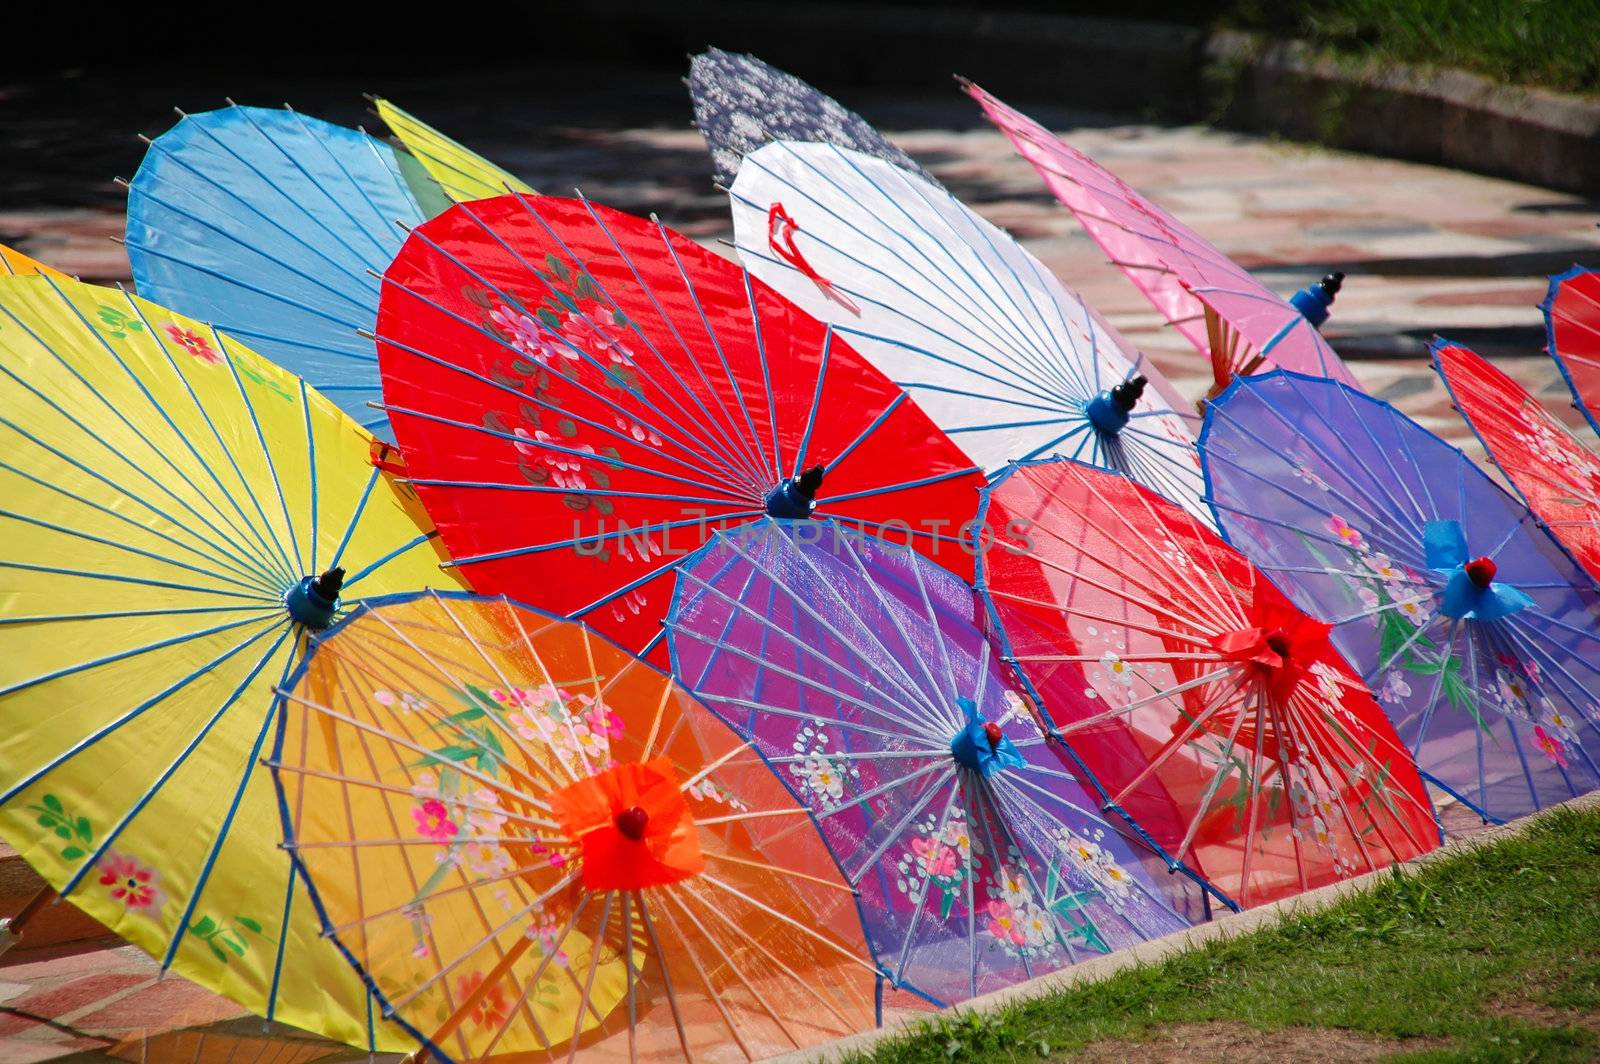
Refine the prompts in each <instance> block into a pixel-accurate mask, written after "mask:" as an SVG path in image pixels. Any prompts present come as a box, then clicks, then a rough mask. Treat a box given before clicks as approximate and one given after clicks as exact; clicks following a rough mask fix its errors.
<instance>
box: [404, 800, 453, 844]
mask: <svg viewBox="0 0 1600 1064" xmlns="http://www.w3.org/2000/svg"><path fill="white" fill-rule="evenodd" d="M411 818H412V819H413V820H415V821H416V822H417V830H418V831H419V832H421V833H422V836H423V837H424V838H428V839H432V840H433V841H434V842H449V841H450V840H451V839H453V838H455V837H456V830H457V828H456V825H455V822H454V821H452V820H451V819H450V807H449V806H447V805H445V804H444V803H443V802H441V801H439V799H437V798H430V799H428V800H427V801H426V802H423V803H422V804H421V805H419V806H416V807H414V808H413V809H412V810H411Z"/></svg>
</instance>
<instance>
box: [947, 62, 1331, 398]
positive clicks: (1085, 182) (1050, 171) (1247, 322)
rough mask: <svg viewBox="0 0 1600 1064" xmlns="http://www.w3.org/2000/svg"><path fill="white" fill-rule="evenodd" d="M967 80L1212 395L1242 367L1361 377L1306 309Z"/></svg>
mask: <svg viewBox="0 0 1600 1064" xmlns="http://www.w3.org/2000/svg"><path fill="white" fill-rule="evenodd" d="M963 87H964V88H965V89H966V92H967V94H968V95H970V96H971V97H972V98H973V99H974V100H977V101H978V105H979V106H980V107H982V108H983V112H984V114H985V115H987V116H988V118H989V120H990V121H991V122H993V123H994V124H995V125H996V126H998V127H1000V131H1001V132H1002V133H1004V134H1005V135H1006V136H1007V137H1008V138H1009V139H1010V140H1011V143H1012V145H1013V146H1015V147H1016V149H1017V151H1018V152H1019V153H1020V154H1021V155H1022V157H1023V158H1025V159H1027V160H1028V162H1030V163H1032V164H1033V168H1034V169H1035V170H1037V171H1038V172H1039V176H1040V177H1041V178H1043V179H1044V183H1045V184H1046V185H1047V186H1049V188H1050V191H1051V192H1052V193H1054V194H1055V197H1056V199H1058V200H1060V201H1061V203H1062V205H1063V206H1065V207H1066V208H1067V209H1068V210H1070V211H1071V212H1072V214H1073V216H1074V217H1076V218H1077V219H1078V223H1079V224H1080V225H1082V226H1083V228H1084V231H1085V232H1087V233H1088V234H1089V236H1090V237H1091V238H1093V239H1094V242H1095V243H1096V244H1099V245H1100V248H1101V250H1103V251H1104V252H1105V253H1106V255H1107V257H1108V258H1110V260H1111V262H1112V264H1113V265H1115V266H1117V267H1119V268H1120V269H1121V270H1122V271H1123V272H1124V273H1126V274H1127V276H1128V279H1129V280H1130V281H1132V282H1133V284H1134V285H1135V286H1136V287H1137V288H1138V289H1139V290H1140V291H1141V292H1143V293H1144V295H1145V297H1146V298H1147V299H1149V300H1150V302H1151V303H1152V304H1153V305H1154V306H1155V308H1156V309H1157V310H1159V311H1160V312H1161V316H1162V317H1164V318H1165V319H1166V320H1167V322H1168V324H1170V325H1172V326H1173V327H1174V328H1176V329H1177V330H1178V331H1179V332H1181V333H1183V335H1184V336H1185V337H1187V338H1188V340H1189V342H1190V343H1192V344H1194V346H1195V347H1196V349H1198V350H1199V351H1200V353H1201V354H1203V355H1206V356H1207V357H1208V358H1209V359H1210V360H1211V364H1212V375H1213V377H1214V379H1215V388H1214V390H1213V393H1212V394H1213V395H1214V394H1216V392H1220V391H1221V390H1222V388H1224V387H1226V386H1227V384H1228V382H1229V381H1230V380H1231V379H1232V378H1233V377H1234V375H1236V374H1240V373H1259V372H1263V371H1265V370H1269V369H1272V368H1273V367H1274V366H1281V367H1283V368H1284V369H1291V370H1296V371H1298V372H1301V373H1310V374H1316V375H1319V376H1327V377H1332V378H1334V379H1335V380H1339V381H1343V382H1344V383H1346V384H1349V385H1352V386H1355V385H1356V380H1355V378H1354V377H1353V376H1351V375H1350V371H1349V370H1348V369H1347V368H1346V367H1345V364H1344V363H1343V362H1342V361H1341V360H1340V358H1339V356H1338V355H1336V354H1334V352H1333V348H1331V347H1329V346H1328V342H1327V341H1326V340H1324V339H1323V338H1322V334H1321V333H1319V332H1318V331H1317V329H1316V327H1315V326H1314V325H1312V324H1311V322H1310V321H1309V320H1308V319H1307V317H1306V315H1305V314H1303V313H1302V312H1301V311H1300V310H1298V309H1296V308H1295V307H1294V306H1291V305H1290V304H1289V303H1288V302H1287V301H1285V300H1283V299H1280V298H1279V297H1278V296H1277V295H1275V294H1274V293H1273V292H1271V291H1270V290H1268V289H1267V288H1266V287H1265V286H1263V285H1262V284H1261V283H1260V282H1259V281H1257V280H1256V279H1255V278H1254V277H1252V276H1250V273H1249V271H1247V270H1245V269H1244V268H1243V267H1242V266H1240V265H1239V264H1238V263H1236V262H1234V261H1233V260H1232V259H1229V258H1228V257H1227V256H1226V255H1224V254H1223V253H1222V252H1221V251H1218V250H1217V248H1216V247H1214V246H1213V245H1212V244H1211V243H1210V242H1209V241H1208V240H1206V239H1205V238H1204V237H1202V236H1201V235H1200V234H1198V233H1196V232H1195V231H1194V230H1192V229H1190V228H1189V227H1188V226H1186V225H1184V224H1183V223H1182V222H1180V221H1178V219H1176V218H1174V217H1173V216H1172V215H1170V214H1168V213H1167V212H1166V211H1164V210H1162V209H1161V208H1160V207H1158V206H1156V205H1155V204H1154V203H1152V202H1150V201H1149V200H1148V199H1146V198H1145V197H1143V196H1141V195H1140V194H1139V193H1138V192H1135V191H1134V190H1133V188H1132V187H1131V186H1129V185H1128V184H1126V183H1125V182H1123V181H1122V180H1121V179H1120V178H1118V177H1117V176H1116V175H1115V174H1113V173H1111V172H1110V171H1109V170H1107V169H1105V168H1104V167H1103V166H1101V165H1100V164H1099V163H1097V162H1095V161H1094V160H1093V159H1091V158H1089V157H1088V156H1087V155H1085V154H1083V153H1082V152H1080V151H1078V150H1077V149H1076V148H1074V147H1072V145H1070V144H1068V143H1066V142H1065V141H1063V140H1062V139H1060V138H1059V137H1057V136H1055V135H1054V134H1053V133H1051V132H1049V131H1048V130H1046V129H1045V128H1044V127H1043V126H1041V125H1039V123H1037V122H1035V121H1034V120H1033V119H1031V118H1029V117H1028V116H1027V115H1024V114H1023V113H1021V112H1020V111H1016V110H1014V109H1012V108H1010V107H1008V106H1006V105H1005V104H1004V103H1002V102H1001V101H999V100H997V99H996V98H995V97H993V96H991V95H989V94H988V93H987V92H985V91H984V90H983V89H981V88H979V87H978V86H976V85H973V84H971V83H965V84H964V86H963ZM1333 290H1334V291H1337V286H1336V285H1335V286H1334V288H1333ZM1327 298H1328V300H1329V301H1331V299H1332V294H1331V293H1327Z"/></svg>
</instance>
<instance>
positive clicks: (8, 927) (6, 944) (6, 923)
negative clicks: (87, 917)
mask: <svg viewBox="0 0 1600 1064" xmlns="http://www.w3.org/2000/svg"><path fill="white" fill-rule="evenodd" d="M57 897H59V895H57V894H56V891H55V888H54V887H50V886H45V887H40V888H39V890H38V892H37V893H35V894H34V896H33V897H31V898H29V899H28V900H27V902H26V904H24V905H23V906H22V909H21V911H20V912H18V913H17V915H15V916H12V917H9V918H6V919H3V920H0V956H4V955H5V954H6V951H7V950H9V949H11V947H12V946H15V945H16V944H17V943H18V942H20V941H22V930H23V928H24V927H26V926H27V924H28V921H29V920H31V919H33V915H34V914H35V913H37V912H38V911H39V910H40V909H42V908H44V905H45V903H46V902H48V901H54V900H55V899H56V898H57Z"/></svg>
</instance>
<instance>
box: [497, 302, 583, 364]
mask: <svg viewBox="0 0 1600 1064" xmlns="http://www.w3.org/2000/svg"><path fill="white" fill-rule="evenodd" d="M489 317H490V318H491V319H493V320H494V322H495V323H496V324H497V325H499V326H500V327H501V328H502V329H504V330H505V331H506V332H508V333H510V334H511V346H512V347H514V348H516V349H517V350H518V351H521V352H522V353H523V354H525V355H527V356H528V357H529V358H531V359H533V360H534V361H535V362H537V363H539V365H541V366H548V365H549V364H550V360H551V359H552V358H555V357H556V356H558V355H565V356H566V357H567V358H569V359H573V360H574V361H575V360H576V359H577V357H578V356H577V354H576V353H575V352H573V351H572V350H571V349H570V348H568V347H567V345H566V344H563V343H562V342H561V340H560V338H559V337H557V336H556V335H555V334H554V333H552V332H551V331H550V330H549V329H546V328H545V327H544V323H543V322H541V321H539V320H538V319H537V318H531V317H529V316H528V315H526V314H521V313H519V312H517V311H515V310H512V309H511V308H510V307H501V308H500V309H499V310H495V311H491V312H490V313H489Z"/></svg>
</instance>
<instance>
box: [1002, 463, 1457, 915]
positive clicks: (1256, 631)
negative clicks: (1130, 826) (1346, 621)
mask: <svg viewBox="0 0 1600 1064" xmlns="http://www.w3.org/2000/svg"><path fill="white" fill-rule="evenodd" d="M982 516H983V525H982V526H981V527H980V529H979V534H981V535H984V536H985V537H986V539H988V541H989V543H990V545H989V548H988V550H986V551H985V552H983V553H982V554H981V555H980V556H979V557H980V573H979V589H980V591H981V592H982V593H983V596H984V598H985V600H986V602H987V603H988V606H989V609H990V616H991V617H992V618H993V619H994V621H995V623H996V624H997V626H998V630H999V631H1000V633H1001V639H1002V642H1003V644H1004V645H1005V647H1006V654H1007V657H1008V659H1009V660H1011V661H1013V662H1014V663H1015V664H1016V666H1017V668H1018V670H1019V672H1020V673H1021V675H1022V677H1023V680H1024V681H1025V682H1026V683H1027V685H1028V686H1029V688H1030V689H1031V690H1032V691H1033V692H1034V694H1035V696H1036V697H1037V698H1038V700H1039V705H1040V707H1041V709H1042V712H1043V715H1044V718H1045V720H1046V722H1047V724H1048V726H1049V728H1050V729H1051V730H1052V731H1053V732H1054V733H1055V734H1057V735H1059V736H1061V737H1063V739H1064V742H1065V744H1066V747H1067V748H1068V749H1069V750H1070V752H1071V754H1073V755H1075V759H1076V761H1077V763H1078V764H1080V765H1082V766H1083V767H1085V768H1086V769H1087V770H1088V771H1089V772H1090V773H1091V774H1092V776H1093V778H1094V779H1095V780H1096V781H1097V782H1098V784H1099V785H1100V787H1101V789H1102V791H1103V793H1104V795H1105V797H1106V800H1107V802H1108V803H1110V804H1111V805H1112V806H1114V807H1115V808H1117V809H1120V810H1123V811H1124V812H1125V813H1126V814H1128V815H1129V816H1131V817H1132V818H1133V820H1134V821H1135V822H1136V823H1137V824H1139V825H1140V827H1142V828H1143V829H1144V830H1145V831H1147V832H1148V833H1149V834H1150V836H1151V838H1152V839H1153V840H1154V841H1155V842H1156V843H1157V844H1158V845H1159V846H1160V847H1161V849H1162V850H1163V851H1164V852H1165V853H1167V854H1168V855H1169V856H1170V858H1171V859H1172V860H1174V861H1177V862H1182V863H1183V864H1184V865H1185V866H1186V867H1189V868H1191V869H1193V870H1194V871H1196V872H1197V873H1198V874H1200V875H1203V876H1204V877H1205V879H1206V880H1207V881H1208V882H1209V883H1211V884H1212V885H1213V886H1214V887H1216V888H1217V889H1218V890H1219V891H1221V892H1222V893H1223V894H1224V895H1225V896H1226V897H1227V898H1228V899H1229V900H1230V902H1231V903H1233V904H1236V905H1238V906H1246V907H1247V906H1252V905H1259V904H1262V903H1264V902H1268V901H1274V900H1276V899H1279V898H1283V897H1287V896H1289V895H1291V894H1297V893H1299V892H1300V891H1303V890H1307V889H1309V888H1311V887H1316V886H1321V885H1323V884H1325V883H1330V882H1333V881H1334V880H1338V879H1344V878H1347V877H1349V876H1353V875H1359V874H1361V873H1363V872H1370V871H1373V870H1375V869H1378V868H1382V867H1384V866H1386V865H1389V864H1391V863H1393V862H1396V861H1404V860H1407V859H1409V858H1411V857H1415V856H1416V855H1418V854H1420V853H1424V852H1426V851H1428V850H1431V849H1433V848H1434V847H1436V846H1437V845H1438V844H1439V830H1438V827H1437V826H1436V824H1435V822H1434V818H1433V811H1432V808H1431V806H1430V805H1429V802H1428V795H1427V792H1426V790H1424V788H1423V785H1422V780H1421V779H1420V777H1419V776H1418V775H1417V768H1416V765H1415V763H1414V762H1413V761H1412V759H1411V755H1410V754H1409V752H1407V750H1406V749H1405V747H1404V746H1403V745H1402V744H1401V742H1400V739H1399V737H1398V736H1397V735H1396V734H1395V730H1394V727H1393V726H1392V725H1391V724H1390V723H1389V721H1388V719H1387V718H1386V717H1385V716H1384V714H1383V710H1382V709H1380V708H1379V706H1378V704H1377V703H1376V702H1375V701H1374V700H1373V697H1372V694H1371V692H1369V691H1368V690H1367V688H1366V686H1365V685H1364V684H1363V683H1362V682H1361V681H1360V680H1359V679H1358V678H1357V677H1356V675H1355V674H1354V673H1353V672H1352V671H1351V669H1350V667H1349V666H1348V665H1347V664H1345V662H1344V660H1343V659H1342V658H1341V657H1340V656H1339V654H1338V652H1337V651H1336V650H1334V649H1333V647H1332V646H1331V645H1330V644H1329V642H1328V626H1327V625H1326V624H1322V623H1319V622H1317V621H1315V620H1313V619H1311V618H1310V617H1307V616H1306V615H1305V614H1303V613H1301V612H1300V611H1299V610H1298V609H1296V608H1295V607H1294V606H1293V605H1292V604H1291V603H1290V602H1289V601H1288V600H1287V599H1286V598H1285V597H1284V596H1283V594H1282V593H1281V592H1280V591H1279V590H1278V589H1277V588H1276V587H1274V586H1273V585H1272V584H1271V583H1270V582H1269V581H1268V580H1267V579H1266V578H1265V577H1263V576H1262V575H1261V573H1260V572H1259V571H1258V570H1257V569H1255V568H1254V567H1253V566H1252V565H1251V564H1250V563H1249V562H1248V561H1247V560H1246V559H1245V558H1244V556H1243V555H1241V554H1240V553H1239V552H1238V551H1236V550H1234V549H1233V548H1232V547H1229V546H1228V545H1227V544H1226V543H1224V542H1223V541H1222V540H1221V539H1220V538H1218V536H1217V535H1216V534H1215V533H1214V532H1212V531H1211V529H1210V528H1209V527H1208V526H1206V525H1204V524H1202V523H1201V522H1200V521H1199V520H1197V519H1196V518H1195V517H1194V516H1193V515H1191V514H1188V513H1185V512H1184V511H1182V510H1180V509H1178V508H1177V507H1176V506H1173V505H1172V504H1171V503H1169V502H1167V501H1166V500H1164V499H1160V498H1157V497H1156V496H1155V495H1154V494H1152V493H1151V492H1149V491H1148V490H1146V489H1144V488H1142V487H1140V486H1139V485H1138V484H1135V483H1134V482H1133V481H1131V480H1129V479H1128V478H1126V477H1120V476H1115V475H1112V474H1110V473H1106V472H1104V471H1101V470H1097V469H1094V468H1091V467H1089V466H1086V465H1082V464H1079V463H1077V462H1069V461H1062V460H1056V461H1043V462H1029V463H1021V464H1019V465H1017V466H1014V467H1013V468H1012V469H1011V470H1010V471H1009V472H1008V473H1007V474H1006V475H1005V476H1004V477H1002V478H1000V479H998V480H997V481H995V483H994V484H993V485H991V486H990V487H989V488H988V489H987V490H986V491H985V493H984V506H983V514H982Z"/></svg>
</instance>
